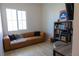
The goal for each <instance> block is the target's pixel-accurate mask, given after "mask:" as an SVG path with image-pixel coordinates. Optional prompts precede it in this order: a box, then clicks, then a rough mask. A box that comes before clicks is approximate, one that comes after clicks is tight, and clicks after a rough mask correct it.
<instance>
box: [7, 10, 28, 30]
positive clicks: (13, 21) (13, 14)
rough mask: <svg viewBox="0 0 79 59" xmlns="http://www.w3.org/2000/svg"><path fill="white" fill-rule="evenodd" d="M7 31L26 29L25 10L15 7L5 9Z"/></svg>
mask: <svg viewBox="0 0 79 59" xmlns="http://www.w3.org/2000/svg"><path fill="white" fill-rule="evenodd" d="M6 15H7V25H8V31H18V30H25V29H27V24H26V12H25V11H21V10H16V9H6Z"/></svg>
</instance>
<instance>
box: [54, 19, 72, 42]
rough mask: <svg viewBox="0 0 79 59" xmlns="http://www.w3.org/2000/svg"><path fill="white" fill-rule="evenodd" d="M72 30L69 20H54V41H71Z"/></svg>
mask: <svg viewBox="0 0 79 59" xmlns="http://www.w3.org/2000/svg"><path fill="white" fill-rule="evenodd" d="M72 31H73V28H72V21H71V20H69V21H68V20H67V21H57V22H54V41H63V42H66V43H67V42H71V39H72Z"/></svg>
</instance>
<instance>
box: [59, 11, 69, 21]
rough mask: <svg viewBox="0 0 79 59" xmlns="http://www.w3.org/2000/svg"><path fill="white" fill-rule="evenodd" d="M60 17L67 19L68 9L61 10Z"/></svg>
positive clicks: (63, 19) (62, 19)
mask: <svg viewBox="0 0 79 59" xmlns="http://www.w3.org/2000/svg"><path fill="white" fill-rule="evenodd" d="M59 19H60V20H61V21H65V20H67V11H66V10H61V11H60V15H59Z"/></svg>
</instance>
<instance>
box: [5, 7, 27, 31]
mask: <svg viewBox="0 0 79 59" xmlns="http://www.w3.org/2000/svg"><path fill="white" fill-rule="evenodd" d="M8 9H10V10H16V22H17V25H16V26H17V30H9V28H8V19H7V10H8ZM18 11H21V12H23V11H24V10H17V9H12V8H6V19H7V29H8V31H9V32H10V31H21V30H27V19H26V11H24V12H25V23H26V25H25V29H24V28H23V24H22V29H19V19H18ZM21 18H22V17H21Z"/></svg>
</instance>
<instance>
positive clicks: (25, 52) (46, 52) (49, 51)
mask: <svg viewBox="0 0 79 59" xmlns="http://www.w3.org/2000/svg"><path fill="white" fill-rule="evenodd" d="M52 55H53V44H52V43H50V42H49V41H46V42H43V43H39V44H35V45H32V46H27V47H24V48H20V49H16V50H12V51H9V52H5V56H52Z"/></svg>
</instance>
